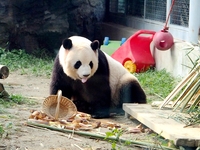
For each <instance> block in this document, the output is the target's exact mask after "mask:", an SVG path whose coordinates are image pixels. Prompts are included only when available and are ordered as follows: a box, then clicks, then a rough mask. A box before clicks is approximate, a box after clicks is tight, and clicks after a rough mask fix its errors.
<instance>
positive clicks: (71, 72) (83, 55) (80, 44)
mask: <svg viewBox="0 0 200 150" xmlns="http://www.w3.org/2000/svg"><path fill="white" fill-rule="evenodd" d="M69 39H71V40H72V48H71V49H70V50H67V49H64V47H63V46H61V48H60V50H59V61H60V64H61V66H62V67H63V71H64V73H65V74H67V75H68V76H69V77H71V78H72V79H74V80H77V79H79V80H83V79H84V80H87V79H89V78H90V77H91V76H93V74H94V73H95V72H96V70H97V68H98V52H97V51H96V52H95V51H94V50H92V49H91V47H90V44H91V43H92V42H91V41H90V40H88V39H86V38H83V37H79V36H72V37H70V38H69ZM78 60H80V61H81V62H82V65H81V66H80V68H78V69H75V68H74V64H75V63H76V62H77V61H78ZM90 61H92V62H93V68H92V69H91V68H90V66H89V63H90ZM85 74H89V76H88V77H87V78H86V77H84V76H83V75H85Z"/></svg>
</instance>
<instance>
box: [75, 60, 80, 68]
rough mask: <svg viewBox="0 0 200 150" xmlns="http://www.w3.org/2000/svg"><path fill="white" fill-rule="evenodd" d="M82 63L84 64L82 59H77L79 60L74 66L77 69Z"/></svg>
mask: <svg viewBox="0 0 200 150" xmlns="http://www.w3.org/2000/svg"><path fill="white" fill-rule="evenodd" d="M81 65H82V63H81V61H77V62H76V63H75V64H74V68H75V69H78V68H79V67H80V66H81Z"/></svg>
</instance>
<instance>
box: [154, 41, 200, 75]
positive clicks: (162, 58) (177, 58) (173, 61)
mask: <svg viewBox="0 0 200 150" xmlns="http://www.w3.org/2000/svg"><path fill="white" fill-rule="evenodd" d="M187 48H188V49H187ZM190 50H191V46H189V44H188V43H186V42H184V41H180V40H176V39H175V40H174V46H173V47H172V48H171V49H169V50H166V51H161V50H158V49H154V58H155V62H156V69H157V70H162V69H166V70H167V71H168V72H170V73H171V74H172V75H173V76H176V77H180V76H181V77H184V76H186V75H187V74H188V73H189V72H190V70H191V69H190V68H189V67H193V64H192V62H191V60H190V59H189V57H190V58H191V59H192V60H193V61H195V60H196V59H197V58H199V57H200V50H199V47H198V46H196V47H195V48H194V50H193V51H192V52H190ZM189 52H190V53H189ZM188 53H189V55H188V56H189V57H188V56H187V54H188Z"/></svg>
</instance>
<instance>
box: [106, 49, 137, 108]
mask: <svg viewBox="0 0 200 150" xmlns="http://www.w3.org/2000/svg"><path fill="white" fill-rule="evenodd" d="M105 55H106V58H107V61H108V65H109V71H110V77H109V83H110V88H111V96H112V98H113V99H118V98H119V89H120V88H121V86H122V84H125V83H127V82H130V81H135V80H136V81H138V80H137V78H136V77H135V76H134V75H132V74H131V73H130V72H129V71H128V70H127V69H126V68H124V66H123V65H122V64H121V63H119V62H118V61H116V60H115V59H113V58H112V57H110V56H109V55H107V54H106V53H105ZM112 102H114V105H117V102H118V101H112Z"/></svg>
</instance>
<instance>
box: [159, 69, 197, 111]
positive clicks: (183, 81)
mask: <svg viewBox="0 0 200 150" xmlns="http://www.w3.org/2000/svg"><path fill="white" fill-rule="evenodd" d="M194 75H195V71H192V72H191V73H190V74H189V75H188V76H186V77H185V78H184V79H183V80H182V81H181V82H180V83H179V84H178V85H177V86H176V87H175V88H174V90H173V91H172V92H171V93H170V94H169V95H168V96H167V97H166V98H165V100H164V101H163V103H162V104H161V105H160V106H159V109H162V108H163V107H165V106H166V105H167V104H168V103H169V102H170V101H171V100H172V99H173V98H174V97H175V96H176V95H177V94H178V92H180V90H181V89H182V88H183V87H184V86H185V85H186V84H187V81H188V80H190V78H192V77H193V76H194Z"/></svg>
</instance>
